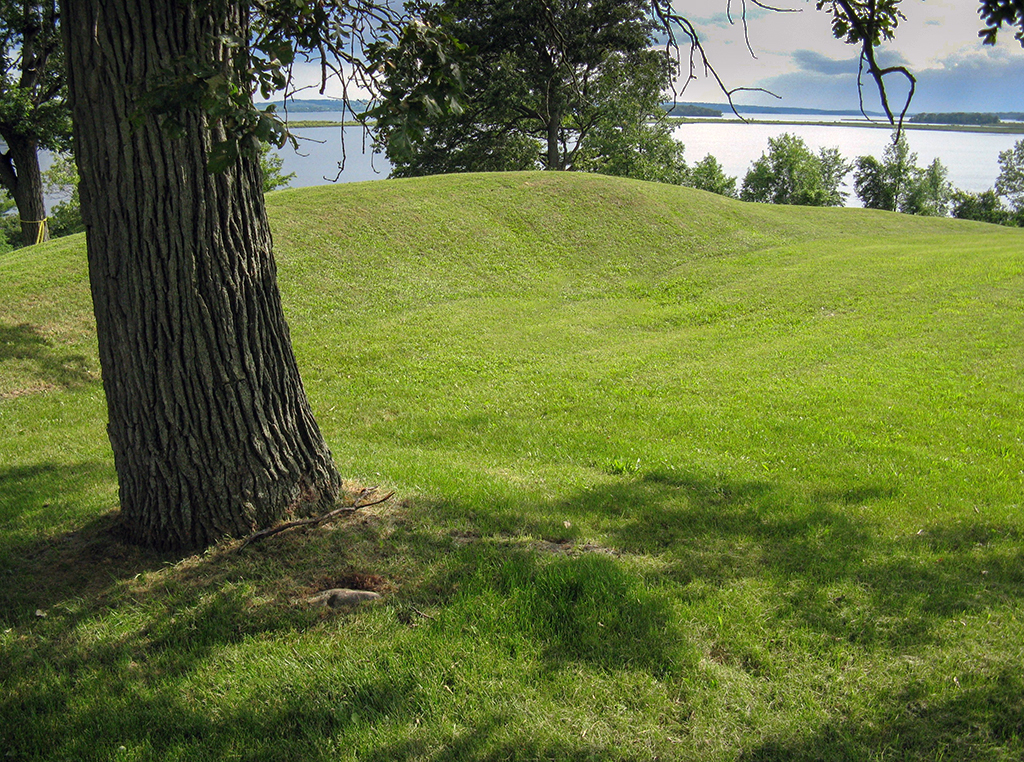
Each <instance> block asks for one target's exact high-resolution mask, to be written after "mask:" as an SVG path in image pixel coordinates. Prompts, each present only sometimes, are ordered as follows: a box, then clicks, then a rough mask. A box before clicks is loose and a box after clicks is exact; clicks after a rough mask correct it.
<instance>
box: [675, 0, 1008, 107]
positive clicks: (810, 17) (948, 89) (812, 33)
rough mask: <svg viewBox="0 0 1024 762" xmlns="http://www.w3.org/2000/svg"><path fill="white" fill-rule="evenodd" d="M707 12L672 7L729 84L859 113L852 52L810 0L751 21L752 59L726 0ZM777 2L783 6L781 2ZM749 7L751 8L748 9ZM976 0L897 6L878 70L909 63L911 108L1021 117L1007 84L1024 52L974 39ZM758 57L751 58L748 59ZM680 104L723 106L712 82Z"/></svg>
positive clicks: (692, 2) (695, 0)
mask: <svg viewBox="0 0 1024 762" xmlns="http://www.w3.org/2000/svg"><path fill="white" fill-rule="evenodd" d="M713 2H715V3H717V4H718V5H719V7H720V10H719V11H718V12H717V13H713V14H709V12H708V6H709V0H677V2H676V4H675V5H676V9H677V11H679V12H680V13H681V14H683V15H689V16H690V18H691V19H692V20H693V21H694V22H695V23H696V24H698V26H699V28H700V30H701V33H702V35H703V37H704V39H705V45H706V49H707V51H708V55H709V58H710V60H711V63H712V64H713V65H714V66H715V68H716V70H717V71H718V72H719V74H720V76H721V77H722V79H723V80H724V81H725V83H726V85H727V86H728V87H763V88H766V89H770V90H772V91H773V92H776V93H778V94H779V95H782V96H783V97H784V99H785V100H784V101H783V103H784V104H785V105H789V106H793V107H805V108H806V107H810V108H813V107H824V108H857V107H858V105H857V104H858V94H857V69H858V62H859V55H858V54H859V51H858V50H857V49H856V48H854V47H852V46H849V45H846V44H844V43H843V42H841V41H839V40H836V39H835V38H834V37H833V36H832V31H831V20H830V16H829V15H828V14H827V13H825V12H819V11H816V10H815V9H814V3H813V0H790V2H789V7H791V8H796V9H799V11H800V12H798V13H769V12H765V11H760V10H758V11H757V12H756V13H755V12H751V13H749V14H748V18H747V21H748V31H749V38H750V42H751V46H752V48H753V51H754V56H751V54H750V53H749V52H748V51H747V50H746V44H745V41H744V34H743V29H742V26H741V25H740V24H739V23H738V16H737V13H735V11H737V9H738V8H739V7H740V6H739V3H738V2H737V0H733V2H732V7H733V10H734V13H733V21H734V23H733V24H732V25H730V24H729V23H728V19H727V17H726V12H725V9H726V6H727V0H713ZM779 2H780V3H781V0H779ZM749 6H750V4H749V2H748V10H749ZM978 6H979V3H976V2H973V0H967V1H966V2H965V0H926V1H925V0H916V1H915V2H904V3H902V5H901V8H902V10H903V12H904V13H905V14H906V16H907V19H906V21H904V22H902V23H901V24H900V26H899V28H898V30H897V34H896V39H895V40H894V41H893V42H892V43H889V44H888V45H887V46H885V47H883V49H882V51H881V53H880V57H879V61H880V63H882V64H883V65H893V64H897V63H898V64H902V65H905V66H907V68H908V69H910V70H911V71H912V72H913V73H914V74H915V76H916V77H917V79H918V90H917V94H916V95H915V100H914V103H913V104H912V107H911V110H912V111H934V110H943V111H950V110H986V111H993V110H995V111H1024V96H1022V95H1021V94H1020V93H1019V92H1018V91H1019V90H1020V88H1019V86H1018V87H1014V86H1012V85H1011V84H1010V83H1020V82H1024V76H1022V72H1024V49H1022V48H1021V46H1020V45H1019V44H1018V43H1017V42H1016V41H1015V40H1014V39H1013V35H1012V33H1006V32H1004V33H1003V35H1002V37H1001V40H1000V43H999V45H997V46H996V47H995V48H991V47H985V46H983V45H982V44H981V41H980V39H979V38H978V34H977V33H978V30H979V29H980V28H981V20H980V18H979V16H978V13H977V8H978ZM755 56H756V57H755ZM897 78H898V77H896V76H893V77H889V78H888V81H891V85H892V87H893V88H894V89H893V90H892V94H891V100H892V101H894V102H895V101H900V100H901V99H902V97H903V95H902V89H901V88H902V85H900V86H897V85H896V83H895V80H896V79H897ZM865 85H866V86H867V87H866V89H865V94H866V106H867V107H868V108H869V109H871V110H875V109H876V108H877V107H878V97H877V95H876V94H875V93H874V83H873V82H872V81H871V80H870V78H867V81H866V82H865ZM682 97H683V98H684V99H686V100H712V101H721V100H722V99H723V96H722V93H721V91H720V90H719V88H718V87H717V84H716V83H714V81H713V80H707V79H703V78H702V79H701V80H698V81H696V82H694V83H692V84H691V85H690V86H689V87H688V88H687V91H686V93H685V94H684V95H683V96H682ZM739 100H740V101H741V102H748V103H775V104H776V105H779V104H778V102H777V101H775V100H774V99H771V98H769V97H768V96H764V95H760V96H758V95H752V94H746V93H744V94H742V95H740V96H739Z"/></svg>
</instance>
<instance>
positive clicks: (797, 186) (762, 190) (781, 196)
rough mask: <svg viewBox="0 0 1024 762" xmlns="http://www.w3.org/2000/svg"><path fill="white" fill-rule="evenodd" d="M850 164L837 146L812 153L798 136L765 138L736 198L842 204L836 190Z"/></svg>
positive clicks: (809, 203) (840, 196) (843, 196)
mask: <svg viewBox="0 0 1024 762" xmlns="http://www.w3.org/2000/svg"><path fill="white" fill-rule="evenodd" d="M851 169H852V166H851V165H850V164H848V163H847V162H846V160H845V159H843V157H842V155H841V154H840V153H839V149H838V148H822V149H821V150H820V151H819V152H818V153H817V154H815V153H813V152H812V151H811V150H810V149H809V148H808V147H807V144H806V143H804V141H803V139H802V138H799V137H797V136H796V135H791V134H789V133H784V134H782V135H780V136H779V137H777V138H768V151H767V152H765V153H763V154H761V157H760V158H759V159H757V161H755V162H754V163H753V165H752V166H751V168H750V170H749V171H748V172H747V175H746V177H745V178H744V179H743V189H742V191H741V192H740V198H742V199H743V200H744V201H758V202H761V203H768V204H793V205H796V206H842V205H843V201H844V199H845V194H844V193H843V192H842V191H840V190H839V188H840V186H841V185H842V183H843V178H845V177H846V175H847V174H848V173H849V172H850V170H851Z"/></svg>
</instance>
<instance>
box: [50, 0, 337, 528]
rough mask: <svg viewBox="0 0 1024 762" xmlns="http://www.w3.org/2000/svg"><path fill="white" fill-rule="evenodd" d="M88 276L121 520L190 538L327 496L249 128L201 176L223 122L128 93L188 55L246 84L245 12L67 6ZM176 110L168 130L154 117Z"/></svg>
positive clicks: (108, 1)
mask: <svg viewBox="0 0 1024 762" xmlns="http://www.w3.org/2000/svg"><path fill="white" fill-rule="evenodd" d="M64 13H65V16H64V19H63V22H64V29H65V34H66V41H67V56H68V72H69V85H70V90H71V106H72V111H73V115H74V135H75V156H76V158H77V161H78V167H79V174H80V177H81V184H80V186H79V189H80V197H81V202H82V217H83V219H84V221H85V225H86V238H87V244H88V254H89V274H90V281H91V284H92V296H93V305H94V309H95V313H96V327H97V333H98V336H99V349H100V363H101V367H102V370H103V384H104V389H105V391H106V396H107V410H108V415H109V426H108V433H109V435H110V441H111V444H112V446H113V450H114V461H115V465H116V468H117V474H118V483H119V486H120V502H121V511H122V516H123V521H124V524H125V526H126V527H127V530H128V532H129V535H130V537H131V539H133V540H135V541H138V542H140V543H144V544H147V545H153V546H158V547H178V548H190V547H199V546H203V545H206V544H209V543H211V542H214V541H216V540H218V539H220V538H221V537H223V536H226V535H232V536H239V535H244V534H246V533H249V532H252V531H253V530H254V529H257V528H259V527H265V526H267V525H269V524H271V523H273V522H275V521H277V520H279V519H280V518H282V517H283V516H285V515H287V514H308V513H310V512H315V511H320V510H322V509H324V508H327V507H329V506H331V505H332V504H333V503H334V501H335V499H336V497H337V496H338V492H339V489H340V478H339V476H338V473H337V471H336V470H335V466H334V464H333V462H332V460H331V454H330V452H329V450H328V448H327V445H326V444H325V443H324V439H323V437H322V436H321V433H320V431H319V429H318V428H317V424H316V421H315V420H314V418H313V414H312V413H311V411H310V407H309V403H308V402H307V400H306V395H305V392H304V391H303V387H302V383H301V381H300V379H299V373H298V369H297V367H296V363H295V357H294V355H293V353H292V348H291V344H290V341H289V333H288V327H287V325H286V323H285V318H284V313H283V311H282V309H281V298H280V295H279V293H278V287H277V270H276V267H275V264H274V258H273V254H272V251H271V235H270V227H269V225H268V224H267V217H266V213H265V211H264V205H263V186H262V177H261V174H260V168H259V158H258V152H257V151H256V146H255V144H251V145H247V143H252V141H254V138H253V137H251V136H250V137H245V136H243V137H241V138H239V139H238V140H239V142H240V145H239V147H238V149H239V150H238V155H237V158H235V159H234V160H233V161H231V162H230V163H229V164H228V165H227V166H226V167H225V168H224V169H223V170H222V171H220V172H218V173H211V172H209V171H208V167H207V163H208V158H209V155H210V153H211V150H212V149H213V148H214V145H215V144H216V143H217V142H218V141H222V140H223V139H224V138H225V137H227V136H226V134H225V129H226V128H227V127H229V126H230V125H225V124H223V123H222V122H220V123H219V122H217V121H214V120H213V119H211V118H210V117H209V116H208V115H207V114H205V113H204V112H203V111H202V110H200V109H198V108H190V107H188V106H187V105H184V106H182V107H181V108H180V109H178V110H177V111H175V110H169V111H168V112H167V113H166V114H165V115H164V116H157V115H155V114H154V113H152V111H151V110H147V109H145V108H144V106H145V105H146V104H145V103H143V102H142V101H141V100H140V98H142V96H143V95H144V94H145V93H147V92H149V91H151V89H152V87H153V84H154V81H155V80H154V78H156V77H158V76H159V75H162V74H165V73H168V72H170V73H172V74H173V73H178V74H180V73H182V72H180V71H178V72H175V71H174V69H175V67H186V69H185V73H186V74H187V73H188V72H189V71H198V72H201V73H202V75H203V76H205V78H206V81H208V82H210V84H211V86H215V85H217V84H219V83H220V82H230V83H236V85H237V86H247V85H245V84H244V83H245V76H246V73H247V72H246V69H245V67H246V66H247V58H246V57H245V56H239V55H237V53H238V48H239V47H240V46H244V41H245V40H246V39H247V38H248V35H249V23H248V22H249V8H248V5H247V4H245V3H241V2H229V1H228V0H209V1H208V2H181V1H180V0H66V2H65V7H64ZM165 120H173V122H174V130H175V133H176V134H175V136H174V137H173V138H172V137H169V135H168V132H167V130H166V129H165V126H164V125H163V124H161V122H162V121H165Z"/></svg>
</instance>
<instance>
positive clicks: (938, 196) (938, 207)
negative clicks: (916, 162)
mask: <svg viewBox="0 0 1024 762" xmlns="http://www.w3.org/2000/svg"><path fill="white" fill-rule="evenodd" d="M952 198H953V185H952V184H951V183H950V182H949V170H947V169H946V167H945V166H944V165H943V164H942V162H941V161H939V160H938V159H935V160H934V161H933V162H932V163H931V164H929V165H928V166H927V167H925V168H924V169H919V168H917V167H915V168H914V172H913V175H912V180H911V183H910V185H909V187H908V188H907V194H906V201H905V202H904V205H903V207H902V208H901V209H900V211H901V212H905V213H907V214H920V215H924V216H926V217H946V216H948V215H949V205H950V202H951V201H952Z"/></svg>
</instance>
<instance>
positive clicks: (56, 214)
mask: <svg viewBox="0 0 1024 762" xmlns="http://www.w3.org/2000/svg"><path fill="white" fill-rule="evenodd" d="M43 187H44V189H45V190H46V192H47V193H48V194H50V195H53V196H61V197H62V198H61V200H60V201H58V202H57V203H56V204H54V205H53V208H52V209H51V210H50V218H49V227H50V235H51V236H52V237H54V238H60V237H61V236H66V235H72V234H74V233H81V232H83V231H84V230H85V224H84V223H83V222H82V208H81V202H80V201H79V198H78V170H77V169H76V168H75V161H74V158H73V157H72V156H71V155H70V154H66V153H58V154H54V157H53V163H51V164H50V168H49V169H47V170H46V171H45V172H43Z"/></svg>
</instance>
